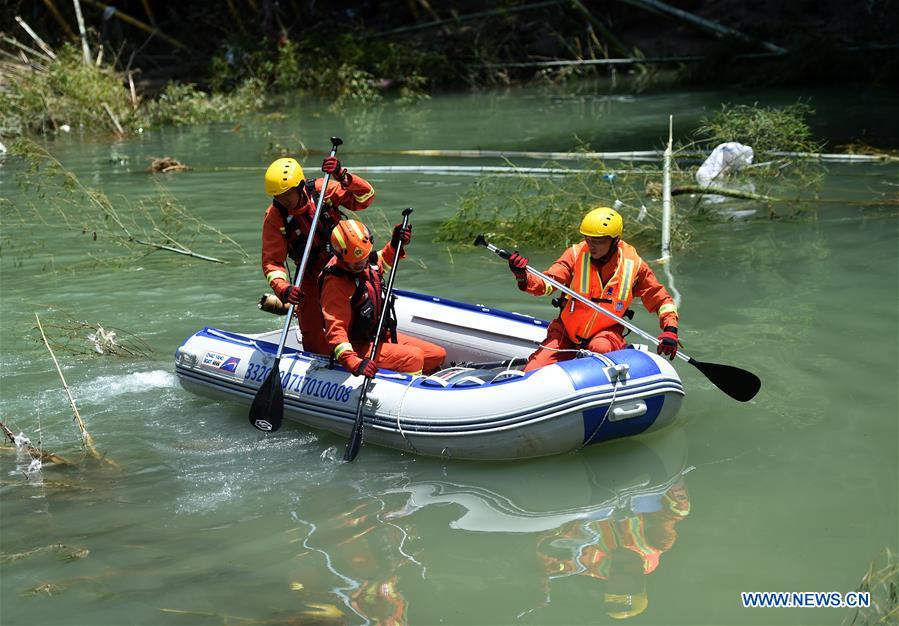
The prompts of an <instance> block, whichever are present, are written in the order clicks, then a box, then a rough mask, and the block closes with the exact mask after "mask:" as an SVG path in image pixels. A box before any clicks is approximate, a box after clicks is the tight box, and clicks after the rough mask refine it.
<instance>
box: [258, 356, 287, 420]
mask: <svg viewBox="0 0 899 626" xmlns="http://www.w3.org/2000/svg"><path fill="white" fill-rule="evenodd" d="M283 419H284V390H283V389H281V372H279V371H278V359H275V365H274V366H273V367H272V371H271V372H270V373H269V375H268V378H266V379H265V380H264V381H263V382H262V385H261V386H260V387H259V390H258V391H257V392H256V397H255V398H253V404H251V405H250V424H252V425H253V427H254V428H258V429H259V430H264V431H265V432H269V433H273V432H275V431H276V430H278V429H279V428H281V421H282V420H283Z"/></svg>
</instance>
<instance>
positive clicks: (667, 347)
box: [656, 326, 677, 361]
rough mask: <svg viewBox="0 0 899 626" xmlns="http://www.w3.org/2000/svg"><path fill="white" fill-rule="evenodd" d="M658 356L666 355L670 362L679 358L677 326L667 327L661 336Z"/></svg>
mask: <svg viewBox="0 0 899 626" xmlns="http://www.w3.org/2000/svg"><path fill="white" fill-rule="evenodd" d="M656 353H657V354H664V355H665V356H667V357H668V359H669V360H670V361H673V360H674V357H675V356H677V326H666V327H665V330H664V332H662V334H661V335H659V345H658V346H657V347H656Z"/></svg>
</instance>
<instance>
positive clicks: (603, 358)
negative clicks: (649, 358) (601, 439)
mask: <svg viewBox="0 0 899 626" xmlns="http://www.w3.org/2000/svg"><path fill="white" fill-rule="evenodd" d="M578 352H581V353H583V355H584V356H592V357H594V358H596V359H597V360H598V361H600V362H601V363H604V364H605V365H606V367H612V368H614V367H615V365H616V363H615V361H613V360H612V359H610V358H609V357H607V356H604V355H602V354H598V353H596V352H590V351H589V350H578ZM609 379H610V381H611V383H612V400H611V402H609V406H608V407H606V412H605V413H603V416H602V419H601V420H599V424H597V425H596V428H594V429H593V432H592V433H590V436H589V437H587V438H586V439H584V443H582V444H581V445H580V446H579V447H578V448H577V450H575V452H578V451H580V450H583V449H584V448H586V447H587V446H588V445H589V444H590V442H591V441H593V438H594V437H595V436H596V435H597V433H599V429H600V428H602V425H603V424H605V423H606V418H607V417H609V413H611V412H612V407H613V406H615V396H616V395H618V387H619V381H620V380H621V375H620V374H619V375H618V376H616V377H615V379H614V380H612V377H611V376H610V377H609Z"/></svg>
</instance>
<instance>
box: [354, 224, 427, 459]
mask: <svg viewBox="0 0 899 626" xmlns="http://www.w3.org/2000/svg"><path fill="white" fill-rule="evenodd" d="M411 213H412V209H411V208H408V209H405V210H404V211H403V223H402V226H401V228H406V226H408V225H409V215H410V214H411ZM402 250H403V240H402V239H400V240H399V241H398V242H397V244H396V251H395V252H396V254H395V256H394V259H393V269H392V270H391V271H390V277H389V278H388V279H387V292H386V294H385V295H384V304H383V306H382V307H381V315H380V316H379V317H378V330H377V332H375V337H374V341H372V344H371V350H369V352H368V358H369V360H370V361H374V360H375V359H376V358H377V356H378V347H379V346H380V343H381V341H380V339H381V332H382V331H383V330H384V321H385V320H386V319H387V309H388V308H389V307H390V295H391V294H392V293H393V281H394V279H395V278H396V271H397V267H398V266H399V264H400V254H401V253H402ZM369 383H371V379H370V378H366V379H365V380H364V381H363V383H362V393H361V394H359V406H357V407H356V419H355V421H354V422H353V432H352V433H351V434H350V439H349V441H347V444H346V449H345V450H344V452H343V460H344V461H352V460H353V459H355V458H356V455H357V454H359V448H360V447H361V443H362V429H363V425H364V422H365V420H364V417H363V415H362V410H363V409H364V408H365V398H366V396H367V395H368V387H369Z"/></svg>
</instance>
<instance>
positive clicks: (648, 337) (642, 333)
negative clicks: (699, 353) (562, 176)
mask: <svg viewBox="0 0 899 626" xmlns="http://www.w3.org/2000/svg"><path fill="white" fill-rule="evenodd" d="M474 245H476V246H484V247H486V248H487V249H488V250H490V251H491V252H493V253H495V254H496V255H497V256H499V257H502V258H504V259H508V258H509V257H510V256H512V253H511V252H508V251H506V250H503V249H502V248H498V247H496V246H494V245H493V244H492V243H489V242H488V241H487V240H486V239H485V238H484V235H478V237H477V239H475V242H474ZM525 269H526V270H527V271H528V272H529V273H531V274H533V275H534V276H536V277H537V278H540V279H543V280H544V281H546V282H547V283H548V284H550V285H552V286H553V287H555V288H556V289H558V290H559V291H561V292H562V293H564V294H566V295H567V296H570V297H572V298H574V299H575V300H577V301H578V302H581V303H582V304H585V305H587V306H588V307H590V308H591V309H593V310H594V311H598V312H600V313H602V314H603V315H605V316H606V317H610V318H612V319H613V320H615V321H616V322H618V323H619V324H621V325H622V326H624V327H625V328H629V329H630V330H632V331H633V332H635V333H637V334H638V335H640V336H641V337H643V338H644V339H646V340H647V341H650V342H652V343H653V344H654V345H656V346H657V345H659V340H658V339H656V338H655V337H653V336H652V335H650V334H649V333H647V332H646V331H644V330H642V329H641V328H640V327H638V326H636V325H634V324H632V323H631V322H629V321H628V320H626V319H624V318H622V317H619V316H617V315H615V314H614V313H612V312H611V311H607V310H605V309H604V308H602V307H601V306H599V305H598V304H596V303H595V302H591V301H590V300H588V299H587V298H585V297H584V296H582V295H581V294H579V293H577V292H576V291H572V290H571V289H569V288H568V287H566V286H565V285H563V284H562V283H560V282H558V281H555V280H553V279H552V278H550V277H549V276H547V275H546V274H544V273H543V272H541V271H539V270H535V269H534V268H533V267H531V266H530V265H527V266H525ZM677 356H678V357H679V358H681V359H683V360H684V361H686V362H687V363H690V362H691V361H692V360H693V359H692V358H691V357H689V356H687V355H686V354H684V353H683V352H681V351H680V350H678V351H677Z"/></svg>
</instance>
